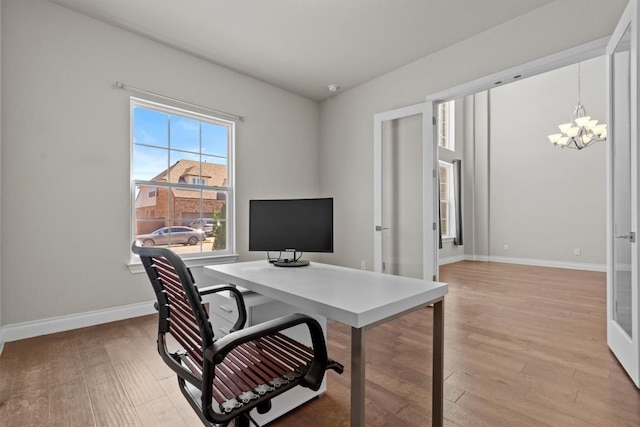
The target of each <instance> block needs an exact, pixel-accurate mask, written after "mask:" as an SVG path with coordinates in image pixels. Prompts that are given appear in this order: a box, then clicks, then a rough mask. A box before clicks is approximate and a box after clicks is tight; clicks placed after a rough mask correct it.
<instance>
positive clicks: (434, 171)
mask: <svg viewBox="0 0 640 427" xmlns="http://www.w3.org/2000/svg"><path fill="white" fill-rule="evenodd" d="M433 177H434V178H435V177H436V170H435V169H434V170H433Z"/></svg>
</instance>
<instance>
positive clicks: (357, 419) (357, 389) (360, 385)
mask: <svg viewBox="0 0 640 427" xmlns="http://www.w3.org/2000/svg"><path fill="white" fill-rule="evenodd" d="M364 334H365V330H364V328H353V327H352V328H351V427H363V426H364V381H365V376H364V366H365V352H364V346H365V336H364Z"/></svg>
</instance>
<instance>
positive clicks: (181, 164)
mask: <svg viewBox="0 0 640 427" xmlns="http://www.w3.org/2000/svg"><path fill="white" fill-rule="evenodd" d="M187 177H202V178H205V179H206V180H207V181H206V184H207V185H208V186H215V187H226V186H227V165H221V164H217V163H207V162H197V161H194V160H185V159H182V160H178V161H177V162H175V163H174V164H173V165H171V166H170V167H169V169H166V170H164V171H162V172H161V173H160V174H158V175H156V176H155V177H154V178H153V181H159V182H170V183H176V184H177V183H179V182H181V181H180V180H181V179H183V180H184V181H183V182H186V183H188V179H187ZM173 196H174V197H178V198H187V199H192V198H194V195H193V190H184V189H181V188H174V189H173ZM202 198H203V199H217V198H218V194H217V192H216V191H211V192H205V193H204V194H203V195H202Z"/></svg>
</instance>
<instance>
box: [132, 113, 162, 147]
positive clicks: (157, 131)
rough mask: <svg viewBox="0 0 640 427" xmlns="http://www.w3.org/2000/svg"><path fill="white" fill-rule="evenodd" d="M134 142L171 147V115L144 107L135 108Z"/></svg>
mask: <svg viewBox="0 0 640 427" xmlns="http://www.w3.org/2000/svg"><path fill="white" fill-rule="evenodd" d="M133 142H134V143H136V144H147V145H155V146H157V147H165V148H166V147H168V146H169V115H168V114H166V113H161V112H158V111H152V110H147V109H145V108H142V107H137V106H136V107H134V108H133Z"/></svg>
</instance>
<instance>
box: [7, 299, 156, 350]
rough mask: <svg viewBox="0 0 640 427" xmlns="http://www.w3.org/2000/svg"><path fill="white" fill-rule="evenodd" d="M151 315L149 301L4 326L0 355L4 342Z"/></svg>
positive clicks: (151, 309) (151, 305)
mask: <svg viewBox="0 0 640 427" xmlns="http://www.w3.org/2000/svg"><path fill="white" fill-rule="evenodd" d="M152 313H155V309H154V308H153V302H151V301H150V302H143V303H138V304H130V305H125V306H121V307H114V308H106V309H103V310H95V311H89V312H85V313H78V314H71V315H68V316H60V317H51V318H49V319H42V320H33V321H30V322H23V323H16V324H13V325H6V326H4V327H3V328H2V329H0V353H1V350H2V346H3V345H4V343H5V342H11V341H17V340H21V339H25V338H31V337H37V336H40V335H47V334H53V333H56V332H63V331H69V330H72V329H78V328H84V327H87V326H93V325H99V324H101V323H109V322H115V321H118V320H124V319H129V318H132V317H139V316H144V315H147V314H152Z"/></svg>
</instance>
